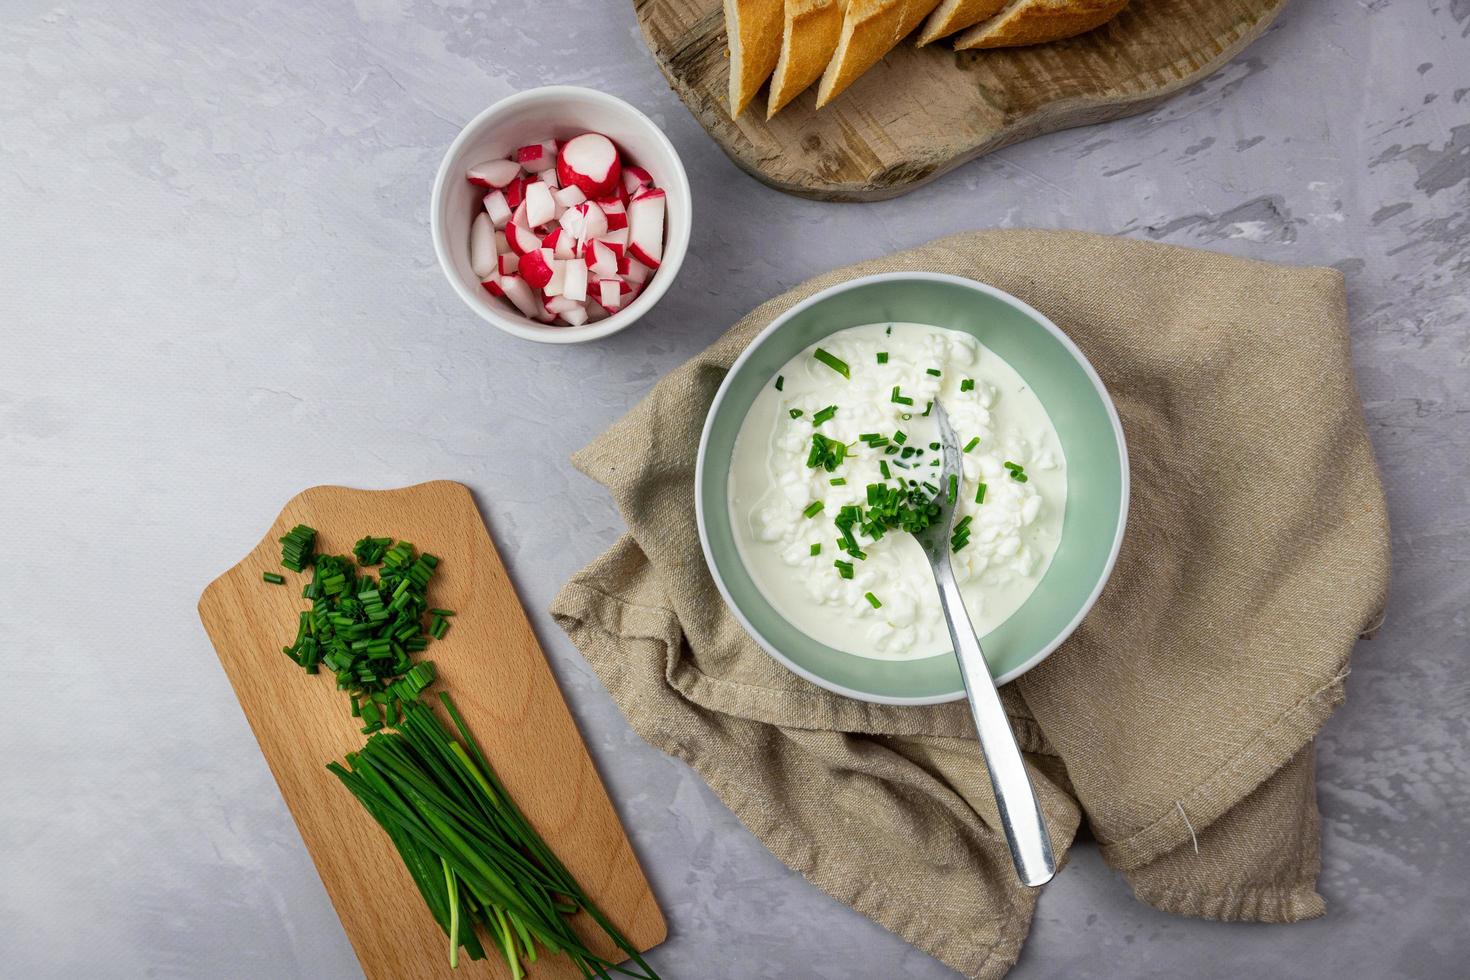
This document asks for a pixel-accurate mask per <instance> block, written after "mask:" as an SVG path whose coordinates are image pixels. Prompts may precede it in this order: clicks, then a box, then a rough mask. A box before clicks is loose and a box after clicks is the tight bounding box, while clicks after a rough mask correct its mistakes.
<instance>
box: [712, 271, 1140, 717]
mask: <svg viewBox="0 0 1470 980" xmlns="http://www.w3.org/2000/svg"><path fill="white" fill-rule="evenodd" d="M888 283H930V284H933V285H935V286H941V287H943V288H944V289H946V290H949V289H953V288H954V287H959V288H961V289H965V290H970V291H972V292H974V293H977V294H979V295H980V296H983V297H986V299H987V301H988V302H996V301H998V302H1000V303H1002V304H1004V305H1006V306H1009V307H1011V308H1012V309H1013V310H1015V311H1016V312H1018V313H1020V314H1021V315H1022V317H1023V318H1024V319H1025V320H1027V321H1029V322H1031V323H1032V324H1034V325H1035V326H1038V327H1040V328H1042V329H1043V330H1044V331H1045V332H1046V333H1047V334H1049V335H1050V337H1051V339H1052V340H1053V341H1054V342H1055V343H1057V344H1058V345H1060V347H1061V348H1062V349H1063V350H1064V351H1065V352H1066V353H1067V354H1068V355H1070V359H1071V361H1072V362H1074V363H1075V366H1076V368H1078V369H1080V371H1081V373H1082V374H1083V375H1085V376H1086V378H1087V379H1088V380H1089V381H1090V382H1091V385H1092V390H1093V392H1094V393H1095V394H1096V396H1097V399H1098V402H1099V403H1100V406H1101V407H1102V408H1103V409H1104V410H1105V412H1106V418H1107V422H1108V423H1109V425H1110V427H1111V432H1112V437H1113V440H1112V447H1111V448H1113V449H1114V450H1115V452H1116V456H1115V457H1110V458H1109V459H1108V460H1107V461H1106V462H1107V465H1108V467H1109V468H1110V469H1111V468H1112V466H1116V468H1117V474H1118V484H1117V486H1116V497H1114V496H1112V494H1113V493H1114V488H1112V487H1105V488H1103V491H1104V494H1103V496H1102V497H1101V502H1102V503H1103V504H1105V505H1107V506H1108V511H1109V515H1110V516H1113V515H1114V509H1113V507H1112V506H1111V505H1112V502H1113V501H1114V500H1116V510H1115V531H1114V534H1113V537H1112V541H1111V545H1110V547H1109V548H1108V550H1107V554H1106V557H1105V559H1104V560H1103V561H1102V562H1100V563H1098V564H1097V565H1096V568H1097V575H1096V581H1095V582H1094V583H1093V584H1092V587H1091V589H1090V590H1089V591H1088V592H1087V593H1086V595H1085V596H1081V597H1080V601H1076V600H1074V601H1076V609H1075V613H1074V614H1073V615H1072V616H1071V617H1070V619H1069V621H1067V622H1066V624H1065V625H1064V626H1063V627H1062V628H1060V629H1059V630H1057V631H1056V632H1055V634H1054V635H1053V636H1051V637H1050V639H1048V640H1046V641H1045V642H1043V643H1039V644H1037V646H1036V649H1035V651H1034V652H1033V653H1031V654H1030V656H1027V657H1026V658H1025V659H1024V660H1023V661H1022V662H1021V663H1019V664H1017V665H1015V666H1013V667H1011V668H1010V669H1008V670H1006V671H1005V672H1003V673H1002V674H1000V675H999V676H997V677H996V683H997V684H1004V683H1006V682H1007V681H1011V680H1014V679H1015V678H1017V677H1019V676H1021V675H1022V674H1024V673H1025V672H1026V671H1028V670H1030V669H1031V668H1032V667H1035V666H1036V665H1037V664H1039V663H1041V662H1042V661H1043V660H1045V659H1046V657H1047V656H1048V655H1050V654H1051V652H1052V651H1053V650H1055V649H1056V648H1057V647H1058V646H1060V645H1061V643H1062V642H1063V641H1064V640H1066V639H1067V637H1068V636H1070V635H1071V634H1072V632H1073V631H1074V630H1075V629H1076V628H1077V626H1078V625H1079V624H1080V623H1081V622H1082V619H1083V618H1084V617H1085V616H1086V615H1087V613H1088V611H1089V610H1091V608H1092V606H1093V603H1095V602H1096V601H1097V597H1098V596H1099V595H1100V594H1101V593H1102V590H1103V587H1104V586H1105V585H1106V584H1107V580H1108V577H1109V576H1110V575H1111V574H1112V571H1113V567H1114V565H1115V564H1116V563H1117V558H1118V551H1119V549H1120V548H1121V546H1122V543H1123V534H1124V531H1125V529H1126V525H1127V514H1128V484H1129V475H1128V452H1127V445H1126V443H1125V441H1124V438H1123V426H1122V424H1121V422H1120V421H1119V419H1118V412H1117V409H1116V407H1115V406H1114V405H1113V400H1112V398H1111V397H1110V396H1109V395H1108V392H1107V389H1106V388H1105V387H1104V386H1103V383H1102V379H1101V378H1099V377H1098V374H1097V371H1095V370H1094V369H1093V367H1092V365H1091V364H1090V363H1089V362H1088V360H1087V358H1086V357H1085V356H1084V355H1083V353H1082V351H1080V350H1079V349H1078V348H1077V345H1076V344H1075V343H1073V342H1072V340H1071V338H1070V337H1068V336H1067V335H1066V334H1065V333H1063V332H1062V330H1061V329H1060V328H1059V327H1057V325H1056V324H1054V323H1052V322H1051V320H1049V319H1047V318H1046V317H1045V316H1043V315H1042V314H1041V313H1039V312H1038V311H1036V310H1035V309H1033V308H1032V307H1030V306H1028V305H1027V304H1026V303H1024V302H1022V301H1021V300H1019V299H1017V298H1016V297H1014V296H1012V295H1010V294H1009V293H1007V292H1004V291H1003V290H1000V289H996V288H995V287H994V286H988V285H986V284H984V283H980V282H976V281H974V280H972V279H965V278H962V277H960V276H952V275H947V274H944V273H938V272H885V273H879V274H877V275H871V276H863V277H861V278H857V279H851V280H849V281H847V282H844V283H839V284H838V285H835V286H831V287H829V288H827V289H824V290H822V291H821V292H819V293H816V294H815V295H813V296H810V297H808V298H807V299H805V300H802V301H801V302H799V303H797V304H796V305H795V306H793V307H792V308H791V309H789V310H787V311H786V312H785V313H783V314H781V315H780V316H778V317H777V318H776V319H775V320H773V321H771V323H770V324H769V325H768V326H767V327H766V328H765V329H764V330H762V331H761V332H760V333H759V334H758V335H757V336H756V337H755V339H754V340H753V341H751V343H750V345H749V346H748V347H746V349H745V350H744V351H743V352H742V353H741V354H740V356H739V357H738V358H736V359H735V363H734V364H732V365H731V366H730V370H729V372H728V373H727V374H726V375H725V378H724V381H723V382H722V383H721V384H720V388H719V390H718V391H717V392H716V393H715V398H714V401H713V402H712V403H711V405H710V408H709V413H708V414H707V415H706V416H705V424H704V431H703V434H702V435H701V437H700V443H699V456H698V460H697V463H696V467H695V477H694V501H695V515H696V517H697V520H698V525H699V542H700V546H701V548H702V549H703V550H704V557H705V562H706V564H707V565H708V566H709V570H710V575H711V576H712V577H713V578H714V581H715V585H716V587H717V588H718V589H719V591H720V595H721V597H722V598H723V599H724V601H725V605H726V606H727V607H728V608H729V610H730V612H731V613H732V614H733V615H734V616H735V618H736V620H737V621H739V623H740V625H741V626H742V627H743V628H744V629H745V631H746V632H747V633H748V634H750V636H751V637H752V638H753V639H754V640H755V641H756V642H757V643H758V644H759V645H760V646H761V648H762V649H764V650H765V651H766V653H768V654H770V655H771V657H773V658H774V659H775V660H776V661H777V662H778V663H780V664H782V665H783V666H785V667H786V668H787V669H789V670H791V671H792V672H793V673H795V674H797V675H798V676H800V677H803V678H805V679H806V680H809V681H811V682H812V683H813V684H816V685H818V686H820V687H823V688H826V689H827V690H829V691H834V692H836V693H837V694H841V695H844V696H845V697H850V698H855V699H857V700H860V701H869V702H873V703H876V704H895V705H920V704H938V703H942V702H946V701H956V700H959V699H961V698H963V697H964V696H965V689H964V683H963V681H962V679H961V678H960V673H959V667H958V664H957V663H956V661H955V659H954V657H953V655H952V654H950V653H945V654H942V655H940V656H937V657H928V658H923V659H921V660H917V661H903V662H888V661H872V660H867V659H866V658H861V657H855V656H854V655H853V654H848V653H844V652H842V651H839V650H835V649H833V648H831V647H827V646H825V645H824V644H821V643H820V642H818V641H816V640H815V639H812V638H810V637H807V636H806V635H805V634H802V633H801V632H800V631H799V630H796V628H795V627H793V626H791V625H790V624H789V623H787V622H786V621H785V619H784V618H782V617H781V615H780V613H778V612H776V611H775V610H774V609H773V608H772V607H770V605H769V603H768V602H767V601H766V600H765V598H764V596H761V595H760V594H759V589H756V588H754V587H753V585H752V587H751V588H744V589H743V591H745V592H746V593H747V596H748V599H747V601H749V602H750V603H751V604H752V605H753V606H756V607H759V608H758V609H757V615H756V617H751V616H749V615H747V611H746V610H745V609H744V608H742V606H741V605H740V603H738V602H737V601H736V599H735V596H734V595H733V594H732V590H731V589H730V587H729V585H728V583H727V582H726V581H725V577H724V574H723V573H722V571H721V567H720V566H721V562H720V559H719V557H718V556H717V553H716V549H715V547H714V545H713V543H712V540H711V527H710V520H709V517H710V515H709V514H708V513H707V512H706V511H707V508H709V507H711V505H712V504H714V503H718V506H719V507H720V508H724V513H725V514H726V515H728V486H727V485H721V486H718V487H715V486H711V485H707V483H706V474H707V472H709V470H710V469H715V470H718V475H719V478H720V482H721V484H727V483H728V466H723V467H706V461H707V458H708V452H709V447H710V441H711V433H712V432H713V430H714V429H715V427H716V423H717V420H718V419H720V412H721V408H722V406H723V405H724V402H725V398H726V396H727V394H729V392H730V391H731V389H732V386H733V385H734V384H735V383H736V381H737V379H739V378H740V377H741V372H742V368H744V367H745V365H746V364H747V362H749V361H750V360H751V359H752V358H753V357H754V356H755V355H756V354H757V352H759V351H760V350H761V348H762V347H763V346H764V345H765V343H766V342H767V341H768V340H769V339H770V338H771V337H773V336H774V335H775V334H776V333H778V332H779V331H780V330H781V329H782V328H783V327H785V326H786V325H787V324H789V323H792V322H793V321H797V322H799V321H798V318H799V317H800V316H801V315H802V314H803V313H805V312H806V311H808V310H810V309H812V308H813V307H815V306H817V305H819V304H821V303H824V302H827V301H830V300H832V299H833V298H834V297H838V296H840V295H841V294H843V293H847V292H850V291H852V290H858V289H867V288H872V287H874V286H879V285H882V284H888ZM876 319H879V320H884V319H892V318H891V317H884V316H878V317H876ZM864 322H872V320H871V319H870V320H868V321H864ZM856 325H857V324H856V323H838V324H836V325H834V326H833V327H832V328H831V329H830V330H825V332H823V331H821V330H818V331H817V332H815V333H814V334H813V335H812V336H811V337H810V338H808V339H806V342H805V343H803V344H802V345H801V346H802V348H804V347H806V346H807V345H808V344H810V343H814V342H815V341H816V340H820V339H821V338H822V337H825V336H829V335H830V334H832V333H835V332H837V331H838V330H842V329H845V328H847V327H850V326H856ZM979 339H982V341H983V340H984V338H979ZM793 353H794V352H793ZM788 356H789V355H788ZM784 360H785V359H784V358H783V361H784ZM1007 360H1012V358H1010V357H1008V358H1007ZM1012 366H1013V367H1017V368H1018V370H1020V368H1019V366H1017V365H1016V364H1015V363H1014V361H1012ZM1021 374H1022V376H1023V377H1026V372H1025V371H1024V370H1023V371H1021ZM1027 381H1028V383H1030V384H1032V388H1033V390H1036V391H1037V395H1038V396H1042V402H1043V404H1044V405H1045V404H1047V402H1046V398H1045V397H1044V396H1043V395H1042V390H1040V389H1041V388H1042V387H1045V385H1042V386H1037V385H1036V384H1035V383H1034V381H1033V379H1032V378H1027ZM762 383H764V379H762ZM746 408H747V409H748V406H746ZM1050 408H1051V406H1049V405H1048V409H1049V410H1050ZM743 420H744V415H743V412H742V417H741V420H740V421H741V422H743ZM738 428H739V422H737V423H736V429H737V430H738ZM1060 429H1061V427H1060V426H1059V431H1060ZM1094 448H1095V447H1094ZM1071 453H1072V450H1070V449H1068V456H1069V461H1070V458H1071ZM1071 470H1072V467H1070V466H1069V476H1068V486H1069V491H1068V502H1067V518H1068V519H1072V518H1073V514H1072V511H1073V498H1074V486H1073V484H1072V475H1071V472H1070V471H1071ZM707 497H710V498H711V499H710V500H707V499H706V498H707ZM1096 504H1097V500H1094V505H1096ZM725 524H728V520H726V521H725ZM723 526H724V525H722V527H723ZM727 536H728V535H727ZM1062 537H1063V543H1062V547H1063V548H1065V547H1066V546H1067V540H1068V539H1067V529H1066V526H1065V525H1064V528H1063V532H1062ZM725 553H727V554H728V555H729V556H730V559H729V560H730V561H731V562H732V563H733V566H735V567H738V568H739V569H740V570H741V574H742V575H744V576H745V577H746V578H749V575H748V573H746V572H744V565H743V563H742V562H741V560H740V557H739V551H738V549H737V548H736V547H735V545H734V542H733V539H732V540H731V541H729V542H728V544H727V545H726V547H725ZM1061 554H1062V553H1061V551H1060V550H1059V551H1058V559H1059V558H1060V557H1061ZM1056 562H1057V559H1054V561H1053V568H1055V567H1056ZM1050 575H1051V570H1050V569H1049V570H1048V572H1047V576H1044V577H1043V580H1042V583H1041V584H1040V585H1038V587H1037V590H1036V592H1035V593H1033V594H1032V598H1031V599H1028V600H1027V603H1026V604H1025V605H1023V606H1022V608H1021V610H1018V611H1017V613H1016V614H1015V615H1013V616H1012V617H1011V618H1010V619H1009V620H1007V622H1006V623H1004V624H1002V625H1001V626H1000V627H998V628H997V629H996V630H994V631H992V632H991V633H990V634H987V636H988V637H1001V636H1003V635H1004V634H1005V631H1006V630H1007V627H1008V626H1012V624H1013V623H1017V622H1019V621H1020V620H1021V617H1022V614H1023V613H1024V612H1025V610H1026V608H1027V606H1029V605H1030V604H1031V602H1032V601H1033V600H1036V598H1037V596H1038V595H1041V594H1043V592H1044V590H1045V589H1046V585H1047V578H1048V577H1049V576H1050ZM752 591H753V592H754V595H751V593H752ZM752 618H761V619H765V620H767V621H771V622H773V623H774V624H775V626H774V628H773V629H772V630H771V632H776V633H781V634H783V635H784V638H785V640H786V641H787V642H790V643H793V644H795V645H801V646H807V647H811V648H814V649H813V650H811V651H808V653H807V654H806V656H805V657H804V659H809V660H811V659H815V660H817V661H819V662H823V661H824V662H826V663H828V664H832V663H841V662H845V661H844V660H843V658H851V660H852V661H860V662H862V664H863V668H862V669H865V670H873V671H877V672H879V673H886V672H890V670H891V671H892V672H893V675H894V676H895V677H897V676H901V675H900V673H898V672H900V671H902V672H908V673H907V674H904V675H902V676H908V675H909V674H913V673H917V672H918V671H922V672H924V676H925V680H924V681H923V682H921V683H920V685H919V686H921V687H927V688H928V689H926V690H922V691H919V692H916V693H903V694H895V693H892V692H891V691H883V690H867V689H862V688H855V687H853V686H851V685H850V684H844V683H841V682H839V681H836V680H833V679H831V678H830V677H826V676H823V674H822V673H821V671H820V670H819V669H818V668H816V667H815V666H812V665H803V664H802V663H799V662H798V661H797V659H794V658H793V657H792V656H790V655H788V654H787V653H785V652H783V651H782V650H781V648H780V646H779V644H778V642H776V639H778V638H773V637H770V636H767V635H766V633H765V632H763V631H762V630H760V629H759V628H757V626H756V625H755V623H754V622H752ZM874 664H891V665H892V667H891V668H890V667H873V666H871V665H874ZM921 665H923V666H921ZM916 668H918V671H916V670H915V669H916ZM873 686H875V687H881V686H884V685H882V684H875V685H873ZM892 686H896V687H897V686H902V687H912V686H913V685H912V684H907V683H905V684H896V685H892Z"/></svg>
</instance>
